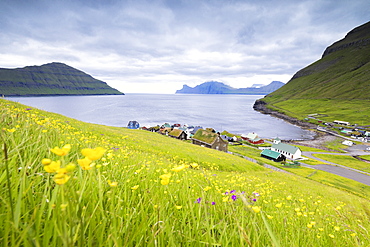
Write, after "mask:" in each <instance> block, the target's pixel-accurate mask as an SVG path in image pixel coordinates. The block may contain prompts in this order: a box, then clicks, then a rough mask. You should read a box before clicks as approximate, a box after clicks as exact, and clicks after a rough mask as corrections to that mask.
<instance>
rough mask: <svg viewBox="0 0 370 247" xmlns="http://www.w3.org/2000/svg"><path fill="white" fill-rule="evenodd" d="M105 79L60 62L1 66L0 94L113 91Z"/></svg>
mask: <svg viewBox="0 0 370 247" xmlns="http://www.w3.org/2000/svg"><path fill="white" fill-rule="evenodd" d="M115 94H118V95H119V94H121V95H122V94H123V93H121V92H119V91H118V90H116V89H114V88H111V87H110V86H108V85H107V83H105V82H103V81H100V80H97V79H95V78H93V77H92V76H90V75H88V74H86V73H84V72H82V71H80V70H77V69H75V68H73V67H70V66H68V65H66V64H63V63H55V62H54V63H49V64H45V65H41V66H27V67H24V68H17V69H0V95H4V96H43V95H44V96H46V95H115Z"/></svg>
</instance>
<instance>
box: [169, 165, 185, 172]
mask: <svg viewBox="0 0 370 247" xmlns="http://www.w3.org/2000/svg"><path fill="white" fill-rule="evenodd" d="M185 168H186V166H185V165H181V166H177V167H175V168H172V169H171V171H173V172H180V171H182V170H184V169H185Z"/></svg>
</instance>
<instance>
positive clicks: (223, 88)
mask: <svg viewBox="0 0 370 247" xmlns="http://www.w3.org/2000/svg"><path fill="white" fill-rule="evenodd" d="M283 85H284V83H282V82H280V81H273V82H271V83H270V84H269V85H266V86H259V87H247V88H233V87H230V86H228V85H225V84H223V83H221V82H217V81H209V82H205V83H202V84H200V85H198V86H195V87H189V86H188V85H184V86H183V87H182V89H181V90H177V91H176V93H177V94H182V93H183V94H261V95H264V94H268V93H271V92H273V91H275V90H277V89H278V88H280V87H281V86H283Z"/></svg>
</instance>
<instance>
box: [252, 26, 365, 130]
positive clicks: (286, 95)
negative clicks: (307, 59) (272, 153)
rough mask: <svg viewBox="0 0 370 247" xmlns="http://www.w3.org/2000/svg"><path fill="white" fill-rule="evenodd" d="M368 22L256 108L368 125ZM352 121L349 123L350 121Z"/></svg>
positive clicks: (296, 115)
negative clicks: (319, 115)
mask: <svg viewBox="0 0 370 247" xmlns="http://www.w3.org/2000/svg"><path fill="white" fill-rule="evenodd" d="M369 92H370V22H367V23H365V24H363V25H361V26H359V27H356V28H354V29H353V30H352V31H350V32H349V33H348V34H347V35H346V36H345V37H344V38H343V39H341V40H339V41H337V42H335V43H334V44H332V45H330V46H329V47H327V48H326V49H325V51H324V53H323V55H322V58H321V59H319V60H318V61H316V62H314V63H312V64H311V65H309V66H307V67H305V68H303V69H301V70H299V71H298V72H297V73H296V74H295V75H294V76H293V77H292V79H291V80H290V81H289V82H288V83H287V84H285V85H284V86H283V87H281V88H280V89H278V90H276V91H274V92H273V93H270V94H268V95H266V96H265V97H264V98H263V99H261V100H259V101H257V102H256V104H255V109H257V110H262V111H263V108H264V107H265V108H266V107H267V108H270V109H272V110H275V111H279V112H282V113H284V114H287V115H290V116H293V117H296V118H304V117H306V116H307V114H312V113H323V114H326V115H328V117H327V119H328V120H333V119H335V118H340V119H347V121H356V122H358V121H365V122H367V123H368V124H370V104H369V100H370V94H369ZM351 119H352V120H351Z"/></svg>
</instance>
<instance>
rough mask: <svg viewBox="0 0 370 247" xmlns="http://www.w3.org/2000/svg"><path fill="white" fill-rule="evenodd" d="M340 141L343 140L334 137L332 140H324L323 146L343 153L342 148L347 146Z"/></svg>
mask: <svg viewBox="0 0 370 247" xmlns="http://www.w3.org/2000/svg"><path fill="white" fill-rule="evenodd" d="M342 142H343V139H342V138H339V137H338V138H336V139H334V140H333V141H327V142H324V144H323V146H324V147H326V148H329V149H331V150H335V151H337V152H340V153H345V151H343V149H345V148H348V146H346V145H343V144H342Z"/></svg>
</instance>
